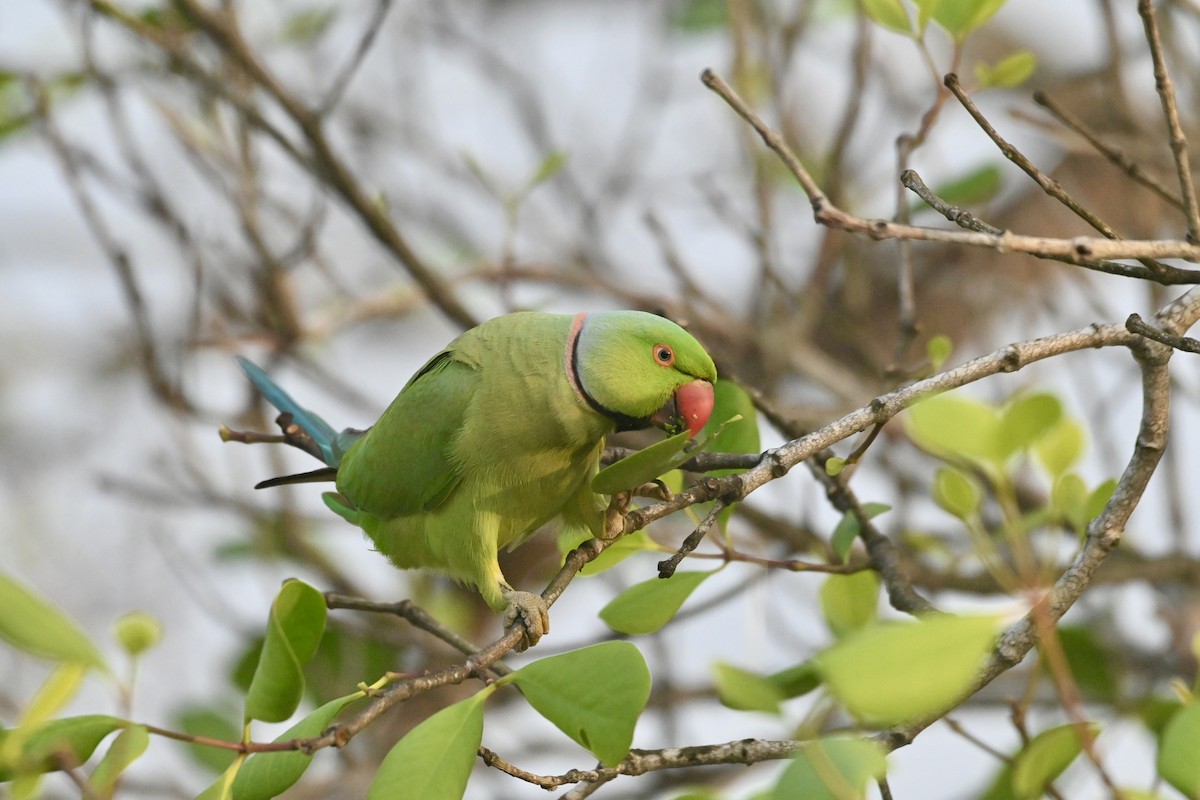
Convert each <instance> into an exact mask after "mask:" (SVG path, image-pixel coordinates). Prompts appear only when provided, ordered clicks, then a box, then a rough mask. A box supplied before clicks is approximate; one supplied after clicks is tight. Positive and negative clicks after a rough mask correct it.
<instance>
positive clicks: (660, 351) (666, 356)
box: [653, 344, 675, 367]
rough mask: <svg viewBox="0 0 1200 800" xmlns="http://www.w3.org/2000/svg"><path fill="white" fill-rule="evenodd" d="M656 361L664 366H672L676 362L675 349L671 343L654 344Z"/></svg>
mask: <svg viewBox="0 0 1200 800" xmlns="http://www.w3.org/2000/svg"><path fill="white" fill-rule="evenodd" d="M653 349H654V362H655V363H656V364H658V365H660V366H663V367H670V366H673V365H674V364H675V351H674V350H673V349H671V345H669V344H656V345H654V348H653Z"/></svg>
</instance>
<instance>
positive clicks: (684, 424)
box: [650, 380, 714, 437]
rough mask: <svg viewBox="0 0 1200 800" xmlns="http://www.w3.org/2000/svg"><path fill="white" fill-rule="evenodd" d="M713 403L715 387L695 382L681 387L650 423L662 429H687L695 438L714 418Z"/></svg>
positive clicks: (706, 382) (705, 382) (698, 381)
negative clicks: (711, 418)
mask: <svg viewBox="0 0 1200 800" xmlns="http://www.w3.org/2000/svg"><path fill="white" fill-rule="evenodd" d="M713 402H714V398H713V385H712V384H711V383H709V382H708V381H702V380H695V381H692V382H691V383H687V384H684V385H683V386H680V387H679V389H678V390H677V391H676V392H675V395H674V396H673V397H672V398H671V399H670V400H668V401H667V404H666V405H665V406H663V407H662V408H660V409H659V410H658V411H657V412H656V413H655V414H654V416H653V417H651V418H650V421H651V422H652V423H654V424H655V425H657V426H658V427H660V428H687V430H688V432H689V433H690V435H691V436H692V437H695V435H696V434H697V433H699V432H700V429H701V428H703V427H704V426H705V424H706V423H707V422H708V418H709V417H711V416H712V411H713Z"/></svg>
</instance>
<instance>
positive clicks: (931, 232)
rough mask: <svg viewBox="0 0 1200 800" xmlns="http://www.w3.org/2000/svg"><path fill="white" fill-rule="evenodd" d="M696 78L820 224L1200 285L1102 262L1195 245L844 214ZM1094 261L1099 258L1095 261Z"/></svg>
mask: <svg viewBox="0 0 1200 800" xmlns="http://www.w3.org/2000/svg"><path fill="white" fill-rule="evenodd" d="M701 79H702V80H703V82H704V85H705V86H707V87H708V88H709V89H712V90H713V92H715V93H716V94H718V95H719V96H720V97H721V99H723V100H724V101H725V102H726V103H728V104H729V106H730V108H732V109H733V110H734V111H736V112H737V113H738V115H739V116H741V117H742V118H743V119H744V120H746V121H747V122H748V123H750V125H751V126H753V127H754V129H755V131H756V132H757V133H758V134H759V136H760V137H761V138H762V140H763V142H764V143H765V144H766V145H767V147H768V148H770V149H771V150H772V151H774V152H775V154H776V155H778V156H779V158H780V160H782V161H783V163H784V165H785V166H786V167H787V169H788V171H790V172H791V173H792V175H793V177H795V178H796V180H797V182H798V183H799V184H800V186H801V188H802V189H803V190H804V192H805V194H806V195H807V196H808V199H809V203H810V204H811V206H812V209H813V218H814V219H815V220H816V222H817V223H818V224H820V225H825V226H828V227H831V228H838V229H841V230H845V231H850V232H852V233H859V234H863V235H865V236H868V237H870V238H872V239H876V240H883V239H899V238H906V239H913V240H917V241H928V242H941V243H944V244H962V245H969V246H974V247H985V248H989V249H992V250H997V251H1000V252H1017V253H1028V254H1029V255H1033V256H1038V257H1039V258H1056V257H1057V258H1058V260H1062V261H1064V262H1066V263H1069V264H1075V265H1076V266H1080V267H1084V268H1086V269H1093V270H1097V271H1099V272H1109V273H1111V274H1115V275H1123V276H1125V277H1130V278H1140V279H1143V280H1149V281H1153V282H1155V283H1160V284H1163V285H1174V284H1195V283H1197V282H1200V272H1196V271H1192V270H1178V269H1174V268H1171V267H1167V268H1166V269H1165V270H1163V271H1161V272H1160V271H1157V270H1151V269H1148V268H1145V267H1139V266H1136V265H1124V264H1121V265H1116V267H1115V268H1114V267H1113V266H1110V262H1109V261H1106V260H1104V259H1117V258H1137V259H1142V258H1155V259H1162V258H1184V259H1190V260H1200V244H1196V243H1193V242H1188V241H1180V240H1173V239H1121V240H1110V239H1097V238H1093V237H1087V236H1078V237H1074V238H1071V239H1057V238H1050V237H1041V236H1024V235H1020V234H1014V233H1010V232H1008V231H1005V232H1004V233H1002V234H999V235H997V234H990V233H979V232H976V231H956V230H945V229H941V228H924V227H921V226H917V225H900V224H897V223H895V222H890V221H888V220H885V219H867V218H865V217H859V216H856V215H854V214H850V213H848V212H846V211H843V210H842V209H840V208H838V207H837V206H835V205H833V204H831V203H830V202H829V198H828V197H826V195H825V193H824V192H822V191H821V189H820V187H819V186H818V185H817V183H816V181H814V180H813V178H812V176H811V175H810V174H809V173H808V171H807V170H806V169H805V168H804V166H803V165H802V164H801V163H800V160H799V159H798V158H797V157H796V155H795V153H793V152H792V151H791V149H790V148H789V147H788V146H787V143H786V142H784V141H783V139H782V137H780V136H779V134H778V133H777V132H776V131H774V130H773V129H772V128H771V127H770V126H768V125H767V124H766V123H765V122H764V121H763V120H762V118H761V117H760V116H759V115H758V114H757V113H756V112H755V111H754V110H753V109H751V108H750V106H749V105H747V104H746V102H745V101H744V100H742V98H741V97H739V96H738V95H737V93H736V92H734V91H733V89H731V88H730V87H729V84H727V83H726V82H725V81H724V80H722V79H721V77H720V76H719V75H717V74H716V73H715V72H713V71H712V70H705V71H704V72H703V73H702V75H701ZM1098 259H1099V260H1098Z"/></svg>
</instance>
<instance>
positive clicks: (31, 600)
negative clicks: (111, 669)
mask: <svg viewBox="0 0 1200 800" xmlns="http://www.w3.org/2000/svg"><path fill="white" fill-rule="evenodd" d="M0 639H3V640H4V641H6V642H8V643H9V644H11V645H12V646H13V647H16V648H17V649H18V650H24V651H25V652H26V653H29V654H31V655H35V656H38V657H39V658H47V659H50V660H52V661H72V662H76V663H79V664H84V665H86V666H89V667H98V668H100V669H107V667H106V666H105V664H104V659H103V658H101V656H100V652H99V651H98V650H97V649H96V647H95V645H93V644H92V642H91V640H90V639H88V637H87V635H86V634H84V632H83V631H82V630H81V629H80V627H79V626H78V625H77V624H76V623H75V621H74V620H72V619H71V618H70V617H68V616H67V615H66V614H64V613H63V612H62V611H59V610H58V609H57V608H55V607H54V606H52V605H51V604H50V603H49V602H47V601H46V600H45V599H43V598H42V597H41V596H39V595H37V594H35V593H34V592H33V591H32V590H31V589H29V588H28V587H26V586H23V585H22V584H20V583H18V582H17V581H16V579H14V578H12V577H10V576H8V575H6V574H4V573H0Z"/></svg>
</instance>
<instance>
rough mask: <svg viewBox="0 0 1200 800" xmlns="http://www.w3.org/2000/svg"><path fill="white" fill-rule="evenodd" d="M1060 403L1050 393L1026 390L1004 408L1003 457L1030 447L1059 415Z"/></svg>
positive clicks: (1055, 422)
mask: <svg viewBox="0 0 1200 800" xmlns="http://www.w3.org/2000/svg"><path fill="white" fill-rule="evenodd" d="M1062 416H1063V410H1062V403H1061V402H1059V400H1058V398H1057V397H1055V396H1054V395H1052V394H1025V395H1021V396H1020V397H1017V398H1016V399H1015V400H1012V401H1011V402H1010V403H1008V405H1007V406H1005V408H1004V415H1003V417H1002V418H1001V420H1000V442H1001V446H1002V448H1003V450H1002V452H1003V454H1004V456H1003V457H1004V458H1009V457H1011V456H1012V455H1013V454H1015V453H1018V452H1020V451H1022V450H1025V449H1027V448H1029V447H1030V446H1031V445H1032V444H1033V443H1034V442H1036V441H1037V440H1038V439H1040V438H1041V437H1042V436H1044V435H1045V434H1046V433H1047V432H1049V431H1050V430H1051V429H1052V428H1054V426H1055V425H1057V424H1058V423H1059V421H1060V420H1061V419H1062Z"/></svg>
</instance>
